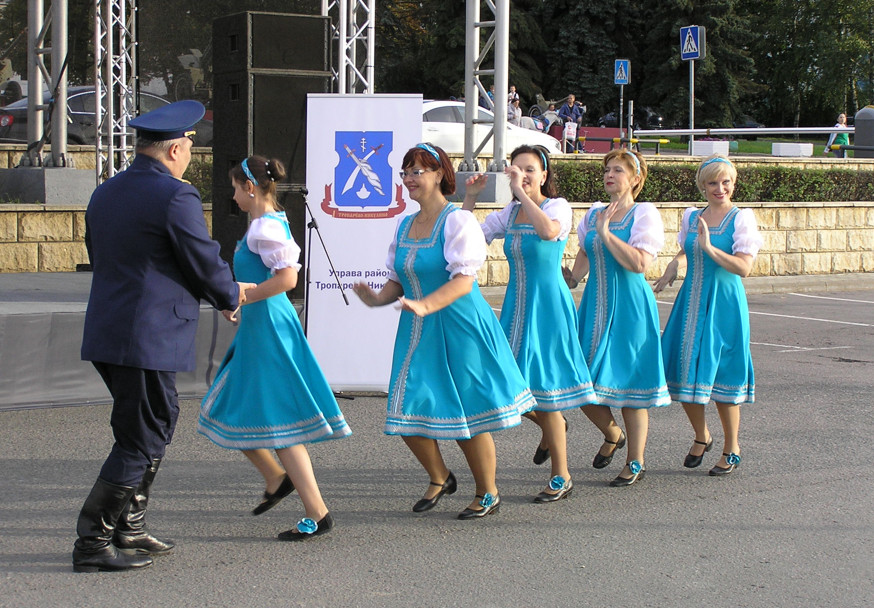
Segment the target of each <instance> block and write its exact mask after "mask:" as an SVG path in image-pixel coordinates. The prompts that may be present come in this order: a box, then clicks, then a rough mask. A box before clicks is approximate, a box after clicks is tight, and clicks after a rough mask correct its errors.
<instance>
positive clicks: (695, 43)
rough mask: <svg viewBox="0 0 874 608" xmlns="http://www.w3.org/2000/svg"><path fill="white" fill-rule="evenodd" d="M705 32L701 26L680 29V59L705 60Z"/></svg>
mask: <svg viewBox="0 0 874 608" xmlns="http://www.w3.org/2000/svg"><path fill="white" fill-rule="evenodd" d="M704 34H705V30H704V27H702V26H700V25H689V26H686V27H681V28H680V59H682V60H683V61H687V60H690V59H704V46H705V36H704Z"/></svg>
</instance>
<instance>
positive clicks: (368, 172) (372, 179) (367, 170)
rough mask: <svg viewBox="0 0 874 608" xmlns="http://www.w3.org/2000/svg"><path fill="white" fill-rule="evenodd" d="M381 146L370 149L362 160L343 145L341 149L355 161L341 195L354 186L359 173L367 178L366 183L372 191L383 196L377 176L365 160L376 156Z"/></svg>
mask: <svg viewBox="0 0 874 608" xmlns="http://www.w3.org/2000/svg"><path fill="white" fill-rule="evenodd" d="M382 146H383V144H379V145H378V146H376V147H375V148H371V149H370V152H368V153H367V154H366V155H365V156H364V158H358V157H357V156H356V155H355V152H353V151H352V149H351V148H350V147H349V146H347V145H346V144H343V147H344V148H345V149H346V153H347V154H348V155H349V156H350V157H352V160H354V161H355V169H353V171H352V174H351V175H349V179H347V180H346V185H345V186H343V192H342V194H345V193H346V192H348V191H349V189H350V188H352V186H353V185H354V184H355V178H357V177H358V174H359V173H363V174H364V177H366V178H367V181H368V182H369V183H370V185H371V186H373V189H374V190H376V191H377V192H378V193H379V194H380V195H385V193H384V192H383V191H382V182H380V181H379V176H378V175H377V174H376V172H375V171H374V170H373V167H371V166H370V163H369V162H367V159H368V158H370V157H371V156H373V155H374V154H376V152H378V151H379V149H380V148H382Z"/></svg>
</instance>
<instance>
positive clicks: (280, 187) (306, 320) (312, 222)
mask: <svg viewBox="0 0 874 608" xmlns="http://www.w3.org/2000/svg"><path fill="white" fill-rule="evenodd" d="M276 189H277V191H285V192H299V193H300V195H301V196H302V197H303V206H304V208H305V209H306V212H307V215H308V216H309V218H310V219H309V221H308V222H307V254H306V266H307V270H306V278H305V281H306V291H305V292H304V294H303V309H304V317H303V333H304V335H305V336H306V335H307V334H308V333H309V332H308V330H309V324H310V286H311V278H310V272H311V265H312V259H313V258H312V251H313V232H314V231H315V233H316V235H318V237H319V243H321V244H322V251H324V252H325V259H327V260H328V265H329V266H330V267H331V273H332V274H333V275H334V280H335V281H337V287H339V288H340V295H341V296H343V301H344V302H346V306H349V298H348V297H346V290H345V289H343V284H342V283H341V282H340V277H338V276H337V270H336V269H335V268H334V262H333V261H332V260H331V254H329V253H328V248H327V246H326V245H325V240H324V239H323V238H322V233H321V231H320V230H319V224H318V222H316V216H315V215H313V211H312V209H310V203H309V201H308V200H307V195H308V194H309V193H310V192H309V190H307V189H306V187H305V186H297V187H295V186H291V185H289V184H277V185H276ZM334 396H335V397H338V398H342V399H353V397H351V396H349V395H344V394H342V393H338V392H336V391H335V392H334Z"/></svg>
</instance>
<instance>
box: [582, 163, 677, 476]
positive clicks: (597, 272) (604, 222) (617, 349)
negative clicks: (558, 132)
mask: <svg viewBox="0 0 874 608" xmlns="http://www.w3.org/2000/svg"><path fill="white" fill-rule="evenodd" d="M646 173H647V168H646V162H645V161H644V159H643V157H642V156H639V155H638V154H636V153H635V152H633V151H630V150H621V149H620V150H613V151H612V152H610V153H608V154H607V155H605V156H604V189H605V190H606V191H607V194H609V195H610V204H609V205H605V204H603V203H595V204H594V205H592V208H591V209H589V211H588V212H587V213H586V215H585V217H584V218H583V221H582V222H581V223H580V225H579V226H578V227H577V236H578V237H579V240H580V251H579V253H578V254H577V258H576V260H575V261H574V266H573V269H572V271H571V273H570V276H569V277H568V281H569V284H570V286H571V287H572V288H573V287H576V285H577V284H578V283H579V281H580V280H581V279H582V278H583V277H584V276H585V275H586V274H588V275H589V278H588V281H587V282H586V288H585V291H584V292H583V297H582V299H581V301H580V308H579V311H578V321H579V340H580V345H581V346H582V349H583V355H585V357H586V363H588V365H589V373H590V374H591V375H592V383H593V384H594V387H595V394H596V395H597V397H598V402H599V405H593V406H586V407H584V408H583V412H585V414H586V416H588V418H589V419H590V420H591V421H592V422H593V423H594V424H595V426H597V427H598V429H599V430H600V431H601V432H602V433H603V434H604V445H602V446H601V449H600V450H599V451H598V453H597V454H596V455H595V459H594V462H593V463H592V464H593V466H595V468H603V467H605V466H607V464H609V463H610V461H611V460H612V458H613V454H614V453H615V452H616V450H618V449H619V448H621V447H623V446H624V445H625V442H626V439H627V442H628V455H627V457H626V463H625V468H623V469H622V472H621V473H620V474H619V476H617V477H616V478H615V479H613V481H611V482H610V485H611V486H616V487H621V486H630V485H631V484H633V483H636V482H637V481H639V480H640V479H642V478H643V476H644V474H645V472H646V466H645V461H644V450H645V448H646V437H647V432H648V429H649V414H648V412H649V409H650V408H653V407H662V406H666V405H669V404H670V403H671V398H670V396H669V395H668V389H667V386H666V385H665V374H664V368H663V367H662V351H661V344H660V342H659V315H658V310H657V308H656V301H655V297H654V296H653V293H652V289H650V287H649V285H648V284H647V282H646V279H645V278H644V273H645V272H646V270H647V268H648V267H649V266H650V264H651V263H652V261H653V259H655V256H656V255H657V254H658V251H659V250H660V249H661V248H662V246H663V245H664V240H665V236H664V226H663V224H662V219H661V216H660V215H659V212H658V209H656V208H655V206H654V205H653V204H652V203H637V202H635V200H634V199H635V197H636V196H637V195H638V193H640V190H641V189H642V188H643V184H644V181H645V180H646ZM610 408H621V410H622V418H623V420H624V421H625V433H623V432H622V430H621V429H620V428H619V426H618V425H617V424H616V421H615V419H614V418H613V412H612V411H611V409H610ZM611 446H612V447H611ZM605 450H606V451H607V453H604V452H605Z"/></svg>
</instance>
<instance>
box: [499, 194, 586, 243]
mask: <svg viewBox="0 0 874 608" xmlns="http://www.w3.org/2000/svg"><path fill="white" fill-rule="evenodd" d="M521 204H522V203H520V202H519V201H517V200H513V201H510V204H508V205H507V206H506V207H504V208H503V209H501V210H500V211H495V212H494V213H490V214H488V215H487V216H486V221H485V222H483V223H482V229H483V234H484V235H485V237H486V242H487V243H491V242H492V241H494V240H495V239H502V238H504V236H506V234H507V228H508V227H509V225H510V217H511V216H512V214H513V207H516V206H517V205H521ZM540 208H541V209H542V210H543V212H544V213H545V214H546V216H547V217H548V218H549V219H551V220H554V221H557V222H558V223H559V233H558V236H556V237H555V238H554V239H551V240H552V241H562V240H564V239H566V238H567V236H568V235H569V234H570V232H571V227H572V224H573V218H574V212H573V209H571V205H570V203H568V202H567V201H566V200H565V199H563V198H561V197H557V198H548V199H546V200H545V201H543V205H541V207H540Z"/></svg>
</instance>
